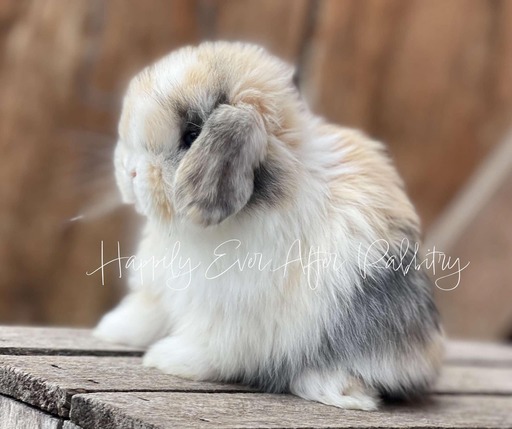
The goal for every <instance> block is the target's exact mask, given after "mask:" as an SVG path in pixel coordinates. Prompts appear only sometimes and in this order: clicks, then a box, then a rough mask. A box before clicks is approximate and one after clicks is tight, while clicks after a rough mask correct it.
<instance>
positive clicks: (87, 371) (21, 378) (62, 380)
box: [0, 356, 249, 416]
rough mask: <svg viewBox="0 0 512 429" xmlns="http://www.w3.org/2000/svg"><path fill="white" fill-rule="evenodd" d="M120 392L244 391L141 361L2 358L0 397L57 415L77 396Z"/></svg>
mask: <svg viewBox="0 0 512 429" xmlns="http://www.w3.org/2000/svg"><path fill="white" fill-rule="evenodd" d="M101 391H111V392H122V391H125V392H126V391H128V392H129V391H143V392H147V391H195V392H215V391H220V392H226V391H229V392H231V391H234V392H246V391H249V389H248V388H246V387H245V386H238V385H228V384H220V383H206V382H194V381H189V380H184V379H181V378H178V377H174V376H170V375H165V374H162V373H161V372H160V371H157V370H156V369H154V368H145V367H143V366H142V360H141V359H140V358H129V357H95V356H80V357H76V356H0V393H2V394H4V395H9V396H11V397H13V398H16V399H18V400H20V401H23V402H26V403H27V404H30V405H33V406H36V407H38V408H40V409H42V410H45V411H48V412H50V413H52V414H56V415H59V416H67V415H68V414H69V406H70V399H71V397H72V396H73V395H74V394H76V393H84V392H101Z"/></svg>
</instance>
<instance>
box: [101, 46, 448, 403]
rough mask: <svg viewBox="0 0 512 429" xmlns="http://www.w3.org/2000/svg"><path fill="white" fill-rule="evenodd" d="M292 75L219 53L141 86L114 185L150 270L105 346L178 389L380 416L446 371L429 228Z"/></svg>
mask: <svg viewBox="0 0 512 429" xmlns="http://www.w3.org/2000/svg"><path fill="white" fill-rule="evenodd" d="M292 75H293V70H292V68H291V67H289V66H288V65H287V64H285V63H283V62H282V61H280V60H279V59H277V58H275V57H273V56H271V55H269V54H268V53H267V52H266V51H265V50H264V49H262V48H260V47H257V46H253V45H246V44H241V43H226V42H215V43H203V44H201V45H199V46H198V47H185V48H182V49H179V50H177V51H175V52H173V53H171V54H170V55H168V56H167V57H165V58H163V59H162V60H160V61H158V62H157V63H156V64H154V65H152V66H150V67H148V68H146V69H145V70H143V71H142V72H141V73H140V74H139V75H137V76H136V77H135V78H134V79H133V80H132V82H131V83H130V85H129V89H128V91H127V94H126V97H125V100H124V106H123V112H122V116H121V120H120V125H119V142H118V144H117V147H116V150H115V169H116V178H117V182H118V185H119V188H120V190H121V193H122V195H123V198H124V200H125V202H127V203H133V204H134V205H135V207H136V209H137V210H138V211H139V212H140V213H141V214H143V215H144V216H145V218H146V224H145V227H144V230H143V232H142V238H141V243H140V246H139V250H138V253H137V258H138V259H139V260H140V261H145V263H144V264H142V265H143V268H140V267H139V269H133V271H132V274H131V278H130V281H129V286H130V292H129V294H128V295H127V297H126V298H125V299H124V300H123V301H122V302H121V304H120V305H119V306H118V307H117V308H115V309H114V310H113V311H111V312H110V313H108V314H107V315H106V316H104V318H103V319H102V320H101V322H100V323H99V325H98V327H97V328H96V331H95V333H96V335H97V336H99V337H100V338H103V339H107V340H110V341H114V342H119V343H125V344H130V345H134V346H144V347H146V346H148V347H149V349H148V351H147V353H146V355H145V357H144V364H145V365H146V366H150V367H156V368H158V369H160V370H162V371H164V372H166V373H169V374H174V375H176V376H180V377H185V378H190V379H194V380H217V381H225V382H241V383H246V384H249V385H252V386H255V387H257V388H260V389H262V390H264V391H268V392H291V393H293V394H295V395H298V396H300V397H302V398H306V399H309V400H313V401H318V402H322V403H324V404H328V405H334V406H337V407H340V408H353V409H363V410H373V409H376V407H377V406H378V402H379V397H381V396H392V397H410V396H414V395H417V394H419V393H421V392H423V391H425V390H426V389H427V388H428V387H429V385H430V384H431V383H432V382H433V380H434V379H435V376H436V374H437V372H438V369H439V365H440V360H441V355H442V333H441V332H442V330H441V327H440V324H439V320H438V313H437V310H436V308H435V305H434V303H433V300H432V286H431V283H430V281H429V279H428V277H427V275H426V273H425V272H424V271H423V270H422V269H421V268H419V267H415V266H414V264H413V262H414V261H415V260H416V259H415V258H417V248H415V246H414V244H415V243H417V242H418V240H419V236H420V232H419V222H418V218H417V215H416V213H415V210H414V208H413V207H412V205H411V203H410V202H409V200H408V198H407V196H406V194H405V192H404V189H403V185H402V181H401V180H400V178H399V176H398V175H397V173H396V171H395V168H394V167H393V165H392V163H391V161H390V160H389V158H388V156H387V155H386V152H385V149H384V147H383V146H382V145H381V144H380V143H378V142H376V141H373V140H371V139H369V138H368V137H366V136H365V135H364V134H362V133H360V132H358V131H355V130H352V129H347V128H343V127H339V126H335V125H330V124H327V123H326V122H325V121H324V120H322V119H321V118H318V117H316V116H314V115H313V114H312V113H311V112H310V111H309V110H308V107H307V106H306V104H305V103H304V101H303V100H302V99H301V98H300V96H299V94H298V92H297V90H296V88H295V87H294V85H293V83H292ZM149 261H151V263H149Z"/></svg>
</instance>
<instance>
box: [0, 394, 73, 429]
mask: <svg viewBox="0 0 512 429" xmlns="http://www.w3.org/2000/svg"><path fill="white" fill-rule="evenodd" d="M62 424H63V421H62V419H59V418H56V417H53V416H50V415H48V414H46V413H43V412H42V411H39V410H37V409H35V408H31V407H29V406H27V405H25V404H23V403H21V402H18V401H15V400H14V399H11V398H6V397H5V396H0V429H34V428H38V429H61V428H62ZM69 429H71V428H69Z"/></svg>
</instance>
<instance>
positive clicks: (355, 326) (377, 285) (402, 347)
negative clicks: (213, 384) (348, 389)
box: [236, 245, 440, 396]
mask: <svg viewBox="0 0 512 429" xmlns="http://www.w3.org/2000/svg"><path fill="white" fill-rule="evenodd" d="M398 248H399V245H395V247H394V252H393V253H391V252H390V253H388V256H389V257H390V258H397V259H398V260H401V261H402V263H403V264H404V265H405V266H406V265H408V264H410V263H411V262H413V257H414V252H413V251H412V250H408V251H407V252H406V253H405V254H403V255H401V254H400V251H399V250H398ZM413 265H414V264H413ZM331 311H332V313H331V314H330V315H329V319H330V323H329V325H328V327H327V329H326V331H325V332H324V336H323V339H322V341H321V343H320V344H319V345H318V348H317V351H316V352H315V353H313V354H304V355H303V356H302V359H300V362H301V363H300V364H299V365H295V366H292V365H291V364H290V363H289V362H271V361H269V362H267V363H266V365H265V366H263V367H262V368H260V370H259V371H258V372H257V373H254V374H240V376H239V377H237V379H236V381H242V382H244V383H247V384H250V385H253V386H256V387H258V388H260V389H262V390H265V391H271V392H284V391H287V390H288V389H289V383H290V382H291V381H292V379H293V377H294V376H295V375H298V374H300V373H301V372H302V371H304V369H305V368H318V369H321V368H325V369H329V368H333V369H334V368H340V367H341V368H345V369H346V370H347V372H348V373H350V374H352V375H354V376H356V377H361V376H362V375H361V374H360V373H359V372H358V363H360V362H361V361H372V359H379V358H383V357H384V356H386V355H387V356H400V355H402V356H407V353H408V352H409V351H411V350H414V349H417V348H421V347H422V346H425V345H426V344H428V343H429V341H430V339H431V337H432V335H433V334H434V333H437V332H439V330H440V323H439V314H438V311H437V309H436V306H435V304H434V302H433V298H432V284H431V281H430V279H429V277H428V276H427V274H426V273H425V272H424V271H423V270H416V269H415V268H414V266H412V267H411V269H409V271H408V272H407V273H404V272H402V270H395V269H393V268H392V267H390V268H388V269H385V268H379V269H376V270H374V271H373V272H372V273H371V275H368V276H367V277H366V278H364V279H363V285H362V287H361V288H360V289H356V290H355V292H354V294H353V295H352V297H351V298H350V299H347V298H346V297H344V296H343V295H342V294H341V293H340V295H339V302H338V305H335V306H334V305H333V307H332V310H331ZM363 381H365V382H367V383H368V384H372V382H373V380H372V381H370V380H363ZM399 383H400V381H399ZM427 385H428V380H425V383H424V384H423V383H422V382H418V383H417V384H415V385H411V384H408V381H407V380H404V381H403V384H402V385H399V386H398V387H397V386H393V387H392V388H390V387H389V386H385V385H375V384H373V387H375V388H377V389H379V390H380V391H381V392H382V393H385V394H388V395H390V396H393V395H394V396H408V395H411V396H413V395H414V394H415V393H416V392H418V393H420V392H421V391H422V390H424V389H425V388H426V387H427Z"/></svg>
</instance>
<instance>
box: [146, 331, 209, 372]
mask: <svg viewBox="0 0 512 429" xmlns="http://www.w3.org/2000/svg"><path fill="white" fill-rule="evenodd" d="M206 356H207V353H206V352H205V350H203V349H202V348H200V347H198V346H195V345H193V344H191V343H189V342H187V341H186V340H184V339H182V338H180V337H167V338H164V339H162V340H160V341H158V342H157V343H155V344H154V345H152V346H151V347H150V348H149V350H148V351H147V353H146V354H145V356H144V366H147V367H153V368H157V369H159V370H160V371H162V372H165V373H166V374H172V375H176V376H178V377H183V378H188V379H191V380H208V379H211V378H212V377H213V370H212V368H211V367H210V365H209V363H208V361H207V358H206Z"/></svg>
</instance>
